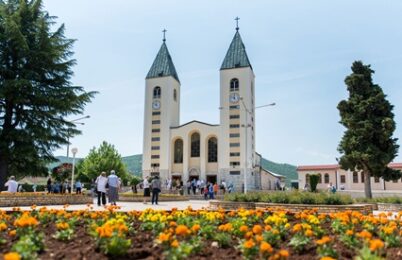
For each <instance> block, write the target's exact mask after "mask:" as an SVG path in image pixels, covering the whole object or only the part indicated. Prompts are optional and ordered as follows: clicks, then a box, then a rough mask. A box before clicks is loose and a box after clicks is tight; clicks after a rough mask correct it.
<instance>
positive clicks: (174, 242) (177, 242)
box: [170, 240, 179, 247]
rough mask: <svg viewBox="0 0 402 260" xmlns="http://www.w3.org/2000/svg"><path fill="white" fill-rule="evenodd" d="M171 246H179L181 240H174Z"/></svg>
mask: <svg viewBox="0 0 402 260" xmlns="http://www.w3.org/2000/svg"><path fill="white" fill-rule="evenodd" d="M170 246H171V247H179V241H177V240H173V242H172V243H170Z"/></svg>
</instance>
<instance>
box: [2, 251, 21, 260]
mask: <svg viewBox="0 0 402 260" xmlns="http://www.w3.org/2000/svg"><path fill="white" fill-rule="evenodd" d="M20 259H21V256H20V254H18V253H17V252H10V253H7V254H5V255H4V260H20Z"/></svg>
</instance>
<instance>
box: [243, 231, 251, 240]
mask: <svg viewBox="0 0 402 260" xmlns="http://www.w3.org/2000/svg"><path fill="white" fill-rule="evenodd" d="M244 237H245V238H247V239H248V238H252V237H253V232H251V231H248V232H247V233H246V234H244Z"/></svg>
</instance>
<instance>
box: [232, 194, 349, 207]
mask: <svg viewBox="0 0 402 260" xmlns="http://www.w3.org/2000/svg"><path fill="white" fill-rule="evenodd" d="M225 200H226V201H237V202H265V203H281V204H309V205H348V204H352V203H353V200H352V198H351V197H350V196H349V195H342V194H332V193H324V192H319V193H313V192H299V191H290V192H287V191H284V192H255V193H248V194H244V193H231V194H226V195H225Z"/></svg>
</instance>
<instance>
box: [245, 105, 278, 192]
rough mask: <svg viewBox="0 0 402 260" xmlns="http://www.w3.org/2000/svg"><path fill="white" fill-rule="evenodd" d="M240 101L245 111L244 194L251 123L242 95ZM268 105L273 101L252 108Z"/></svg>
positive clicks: (250, 112)
mask: <svg viewBox="0 0 402 260" xmlns="http://www.w3.org/2000/svg"><path fill="white" fill-rule="evenodd" d="M240 101H241V104H242V105H243V108H244V110H245V111H246V114H245V115H246V116H245V118H244V119H245V124H244V125H242V127H244V128H245V135H246V140H245V144H244V145H245V150H246V151H245V155H244V172H243V177H244V194H246V193H247V164H248V158H247V156H248V154H247V150H248V128H249V127H251V124H249V123H248V114H250V115H251V114H252V111H250V110H249V109H248V108H247V106H246V104H245V103H244V100H243V97H240ZM268 106H275V103H271V104H267V105H262V106H257V107H254V109H259V108H263V107H268Z"/></svg>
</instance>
